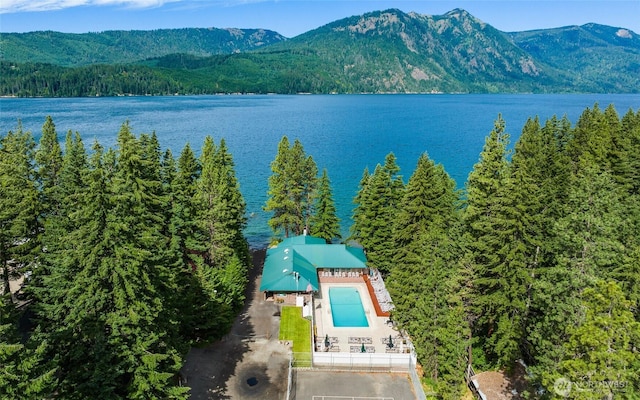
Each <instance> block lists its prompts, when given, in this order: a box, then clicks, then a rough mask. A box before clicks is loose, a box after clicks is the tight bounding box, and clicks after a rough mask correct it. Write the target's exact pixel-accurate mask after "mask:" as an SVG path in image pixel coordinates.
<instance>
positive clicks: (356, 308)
mask: <svg viewBox="0 0 640 400" xmlns="http://www.w3.org/2000/svg"><path fill="white" fill-rule="evenodd" d="M329 302H330V303H331V316H332V317H333V326H335V327H367V326H369V323H368V322H367V316H366V315H365V314H364V307H362V299H361V298H360V293H358V290H357V289H356V288H354V287H332V288H329Z"/></svg>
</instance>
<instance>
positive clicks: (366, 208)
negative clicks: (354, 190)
mask: <svg viewBox="0 0 640 400" xmlns="http://www.w3.org/2000/svg"><path fill="white" fill-rule="evenodd" d="M399 171H400V168H399V167H398V165H397V164H396V158H395V156H394V155H393V153H389V154H388V155H387V156H386V157H385V164H384V166H381V165H380V164H378V165H377V166H376V169H375V170H374V172H373V174H371V175H369V174H368V172H367V171H365V173H364V175H363V180H362V181H361V183H360V191H359V192H358V194H357V196H356V198H355V199H354V202H355V203H356V204H357V207H356V209H355V210H354V218H353V220H354V226H353V227H352V234H351V239H353V240H355V241H357V242H359V243H360V244H361V245H362V246H363V247H364V249H365V251H366V252H367V263H368V265H369V266H370V267H372V268H376V269H378V270H380V271H381V272H382V273H383V274H387V273H389V272H390V271H391V269H392V259H393V254H394V252H395V251H394V249H393V248H392V246H390V244H391V243H392V241H393V224H394V221H395V218H396V216H397V212H398V207H399V205H400V201H401V199H402V196H403V195H404V190H405V189H404V183H403V182H402V176H401V175H399V174H398V172H399ZM365 180H366V181H365Z"/></svg>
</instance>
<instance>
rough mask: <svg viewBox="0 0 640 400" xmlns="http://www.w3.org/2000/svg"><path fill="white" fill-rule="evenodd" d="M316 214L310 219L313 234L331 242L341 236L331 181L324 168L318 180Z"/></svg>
mask: <svg viewBox="0 0 640 400" xmlns="http://www.w3.org/2000/svg"><path fill="white" fill-rule="evenodd" d="M314 209H315V215H313V216H311V218H310V220H309V224H310V228H311V234H312V235H313V236H316V237H321V238H323V239H325V240H326V241H327V243H331V241H332V240H333V239H334V238H338V239H339V238H340V220H339V219H338V217H337V216H336V205H335V203H334V201H333V194H332V192H331V182H330V181H329V175H328V174H327V170H326V169H324V170H322V176H321V177H320V181H319V182H318V193H317V196H316V203H315V207H314Z"/></svg>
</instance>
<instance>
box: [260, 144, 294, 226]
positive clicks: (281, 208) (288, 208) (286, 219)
mask: <svg viewBox="0 0 640 400" xmlns="http://www.w3.org/2000/svg"><path fill="white" fill-rule="evenodd" d="M289 164H290V162H289V139H288V138H287V137H286V136H283V137H282V139H281V140H280V143H278V152H277V154H276V158H275V159H274V160H273V161H272V162H271V172H272V174H271V176H269V191H268V192H267V194H268V196H269V197H268V199H267V202H266V204H265V206H264V210H265V211H271V212H273V215H272V216H271V218H270V219H269V226H270V227H271V229H272V230H273V232H274V233H275V234H276V235H278V234H284V237H289V233H290V232H292V231H293V230H294V226H295V220H294V213H295V204H294V202H293V199H292V198H290V196H289V190H290V188H289V186H290V184H289V179H290V178H289V177H288V176H287V173H288V171H287V167H288V165H289Z"/></svg>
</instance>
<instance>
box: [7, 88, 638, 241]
mask: <svg viewBox="0 0 640 400" xmlns="http://www.w3.org/2000/svg"><path fill="white" fill-rule="evenodd" d="M595 103H598V104H599V105H600V107H601V108H605V107H606V106H607V105H609V104H611V103H613V104H614V105H615V107H616V109H617V111H618V113H619V114H621V115H622V114H624V113H626V112H627V111H628V110H629V109H630V108H632V109H633V110H635V111H637V110H638V109H639V108H640V95H595V94H594V95H338V96H331V95H322V96H315V95H314V96H281V95H274V96H192V97H112V98H69V99H0V132H1V133H2V134H5V133H6V132H8V131H9V130H13V129H15V127H16V126H17V122H18V120H20V121H21V122H22V125H23V127H24V128H25V129H27V130H30V131H31V132H33V133H34V136H36V139H39V136H40V131H41V128H42V124H43V123H44V119H45V117H46V116H47V115H51V116H52V117H53V120H54V122H55V124H56V127H57V130H58V133H59V135H60V138H61V140H64V134H65V133H66V131H68V130H72V131H78V132H80V134H81V135H82V137H83V139H84V142H85V145H86V146H87V148H89V147H90V145H91V143H92V142H93V140H94V139H97V140H98V141H99V142H100V143H101V144H103V145H104V146H105V147H107V146H112V145H114V144H115V140H116V135H117V132H118V130H119V128H120V125H122V123H123V122H124V121H126V120H128V121H129V122H130V124H131V126H132V127H133V130H134V132H135V133H136V134H140V133H151V132H153V131H155V132H156V134H157V135H158V138H159V139H160V144H161V146H162V147H163V148H170V149H171V150H172V151H173V153H174V156H175V157H176V158H177V157H178V155H179V153H180V151H181V149H182V148H183V146H184V145H185V144H186V143H190V144H191V146H192V148H193V149H194V151H196V152H199V150H200V147H201V145H202V143H203V140H204V137H205V136H206V135H211V136H213V138H214V139H215V140H216V142H219V140H220V139H221V138H224V139H225V141H226V143H227V146H228V147H229V150H230V152H231V153H232V154H233V157H234V161H235V163H236V171H237V175H238V179H239V180H240V185H241V189H242V192H243V194H244V196H245V199H246V201H247V212H248V218H249V219H248V227H247V232H246V234H247V236H248V238H249V240H250V242H251V244H252V246H262V245H264V244H265V243H266V242H267V241H268V238H269V237H270V235H271V232H270V230H269V228H268V226H267V220H268V218H269V216H268V215H267V214H266V213H264V212H263V211H262V206H263V205H264V203H265V201H266V197H267V195H266V193H267V179H268V177H269V175H270V173H271V171H270V163H271V161H272V160H273V158H274V157H275V154H276V150H277V145H278V142H279V141H280V139H281V138H282V136H283V135H287V136H288V137H289V139H290V140H291V141H292V142H293V140H294V139H295V138H298V139H300V140H301V142H302V144H303V145H304V148H305V150H306V152H307V153H308V154H310V155H312V156H313V158H314V159H315V161H316V163H317V164H318V168H319V169H320V171H322V169H323V168H327V170H328V173H329V177H330V179H331V181H332V186H333V191H334V198H335V200H336V206H337V208H338V216H339V217H340V219H341V222H342V227H343V232H344V234H346V233H347V232H348V228H349V226H350V225H351V220H350V216H351V211H352V208H353V204H352V202H351V201H352V199H353V197H354V195H355V194H356V192H357V189H358V182H359V181H360V178H361V177H362V173H363V170H364V168H365V167H367V168H369V170H370V171H373V169H374V168H375V166H376V164H378V163H383V162H384V157H385V155H386V154H387V153H389V152H393V153H394V154H395V155H396V157H397V158H398V164H399V166H400V168H401V173H402V174H403V176H404V180H405V182H406V181H407V180H408V178H409V176H410V175H411V173H412V171H413V169H414V168H415V163H416V161H417V159H418V156H419V155H420V154H421V153H424V152H426V153H428V154H429V157H431V158H432V159H434V160H435V161H436V162H437V163H441V164H443V165H444V167H445V169H446V170H447V172H448V173H449V174H450V175H451V176H452V178H454V179H455V180H456V183H457V185H458V186H459V187H463V186H464V183H465V181H466V178H467V175H468V174H469V172H470V171H471V169H472V168H473V164H475V163H476V162H477V161H478V156H479V154H480V151H481V149H482V145H483V143H484V138H485V136H486V135H487V134H488V133H489V132H490V131H491V129H492V128H493V123H494V121H495V120H496V118H497V116H498V114H500V113H501V114H502V116H503V118H504V119H505V121H506V123H507V131H508V132H509V133H510V134H511V139H512V142H515V140H516V139H517V138H518V136H519V133H520V131H521V129H522V127H523V125H524V123H525V121H526V120H527V118H529V117H535V116H539V117H540V119H541V121H542V123H544V121H545V120H546V119H548V118H550V117H552V116H553V115H556V116H558V117H562V116H564V115H566V116H567V117H568V118H569V119H570V121H571V122H572V123H575V122H576V121H577V119H578V117H579V116H580V114H581V113H582V112H583V111H584V109H585V108H587V107H593V105H594V104H595Z"/></svg>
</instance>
